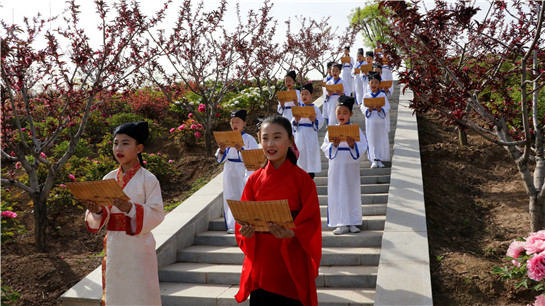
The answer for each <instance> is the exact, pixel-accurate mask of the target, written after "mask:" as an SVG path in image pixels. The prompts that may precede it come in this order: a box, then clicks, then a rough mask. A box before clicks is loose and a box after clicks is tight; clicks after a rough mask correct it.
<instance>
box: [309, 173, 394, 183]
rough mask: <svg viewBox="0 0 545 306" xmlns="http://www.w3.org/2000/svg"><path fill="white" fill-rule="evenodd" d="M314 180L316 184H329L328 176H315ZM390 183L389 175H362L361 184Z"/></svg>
mask: <svg viewBox="0 0 545 306" xmlns="http://www.w3.org/2000/svg"><path fill="white" fill-rule="evenodd" d="M314 182H315V183H316V186H327V177H325V176H323V177H315V178H314ZM388 183H390V176H389V175H377V176H361V177H360V184H388Z"/></svg>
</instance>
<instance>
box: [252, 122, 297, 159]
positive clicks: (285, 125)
mask: <svg viewBox="0 0 545 306" xmlns="http://www.w3.org/2000/svg"><path fill="white" fill-rule="evenodd" d="M266 123H275V124H278V125H280V126H281V127H283V128H284V129H285V130H286V132H288V138H289V139H291V140H292V141H294V140H293V127H292V126H291V123H290V121H289V120H288V119H287V118H285V117H282V116H269V117H266V118H265V119H264V120H263V122H262V124H261V127H263V126H264V125H265V124H266ZM259 133H260V134H261V129H260V130H259ZM294 144H295V141H294ZM287 159H288V160H289V161H290V162H291V163H292V164H294V165H297V156H295V153H294V152H293V151H292V149H291V148H289V149H288V154H287ZM268 162H269V161H268V160H265V162H264V163H263V165H262V166H261V168H265V166H267V163H268Z"/></svg>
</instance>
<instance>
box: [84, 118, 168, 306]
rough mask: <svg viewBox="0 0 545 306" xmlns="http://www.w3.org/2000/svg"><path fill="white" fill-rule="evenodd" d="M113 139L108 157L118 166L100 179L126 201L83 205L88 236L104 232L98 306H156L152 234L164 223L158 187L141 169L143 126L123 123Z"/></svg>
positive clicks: (145, 129) (157, 293)
mask: <svg viewBox="0 0 545 306" xmlns="http://www.w3.org/2000/svg"><path fill="white" fill-rule="evenodd" d="M113 134H114V141H113V153H114V156H115V159H116V160H117V161H118V162H119V164H120V166H119V168H118V169H116V170H114V171H112V172H110V173H108V174H106V176H104V179H105V180H107V179H114V180H116V181H117V183H118V184H119V186H120V187H121V189H123V192H125V194H126V195H127V196H128V197H129V198H130V200H129V201H126V200H122V199H114V200H113V201H112V205H110V206H99V205H98V204H96V203H95V202H85V203H83V204H85V206H86V208H87V211H86V212H85V223H86V225H87V230H88V231H89V232H91V233H96V232H98V231H99V230H100V229H101V228H102V227H103V226H106V227H107V229H108V232H107V235H106V238H105V239H104V248H105V251H104V259H103V261H102V271H103V272H102V273H103V274H102V276H103V278H102V279H103V284H102V288H103V296H102V302H103V304H104V303H105V304H106V305H141V304H146V305H160V304H161V293H160V289H159V278H158V269H157V255H156V252H155V239H154V238H153V234H152V233H151V230H152V229H154V228H155V227H156V226H158V225H159V224H160V223H161V222H162V221H163V219H164V216H165V212H164V209H163V198H162V196H161V187H160V186H159V181H158V180H157V178H156V177H155V175H153V174H152V173H151V172H150V171H148V170H147V169H144V168H143V167H142V156H141V153H142V151H143V150H144V143H145V142H146V140H147V138H148V134H149V131H148V123H147V122H146V121H142V122H129V123H125V124H122V125H120V126H118V127H116V128H115V130H114V133H113ZM120 276H123V277H122V278H120Z"/></svg>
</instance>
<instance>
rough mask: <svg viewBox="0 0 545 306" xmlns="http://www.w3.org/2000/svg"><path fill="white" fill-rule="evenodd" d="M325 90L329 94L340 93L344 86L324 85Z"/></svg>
mask: <svg viewBox="0 0 545 306" xmlns="http://www.w3.org/2000/svg"><path fill="white" fill-rule="evenodd" d="M325 90H327V92H328V93H330V94H342V93H343V90H344V87H343V84H332V85H326V86H325Z"/></svg>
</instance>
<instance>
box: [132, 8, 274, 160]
mask: <svg viewBox="0 0 545 306" xmlns="http://www.w3.org/2000/svg"><path fill="white" fill-rule="evenodd" d="M270 8H271V5H270V4H269V2H267V1H266V2H265V3H264V5H263V8H262V9H261V14H258V13H256V12H254V11H249V12H248V17H247V20H246V21H243V20H242V17H241V14H240V10H239V7H238V5H237V17H238V24H237V25H236V27H234V28H233V29H228V28H227V26H226V25H225V20H224V19H225V14H226V10H227V2H226V1H225V0H222V1H221V2H220V3H219V5H218V8H217V9H214V10H211V11H209V12H205V11H204V3H203V2H202V1H201V2H200V3H198V4H197V5H195V3H194V1H193V3H192V1H190V0H185V1H184V2H183V4H182V5H181V7H180V10H179V12H178V17H177V21H176V24H175V26H174V28H173V29H172V30H171V32H170V33H166V31H165V30H160V31H158V32H157V33H151V32H150V35H151V37H152V39H153V41H154V42H155V45H153V46H151V48H150V50H149V53H150V54H152V55H154V56H155V55H156V56H157V57H156V58H155V60H153V61H152V62H151V64H150V65H148V66H146V67H144V68H143V69H141V71H142V74H143V75H144V76H145V77H147V78H150V79H151V80H153V82H154V83H155V85H157V86H159V87H160V88H161V89H162V91H163V93H164V94H165V96H166V97H167V98H168V99H169V100H170V102H171V103H175V102H179V101H176V100H175V96H174V95H173V94H172V91H171V88H172V85H173V84H183V85H184V86H186V87H187V89H188V90H190V91H192V92H194V93H195V94H197V95H198V96H200V104H204V107H200V108H199V109H200V110H199V111H197V112H195V107H194V106H192V105H190V104H188V103H186V102H184V101H181V102H180V103H178V104H179V105H180V106H181V107H182V108H184V109H186V110H187V111H188V112H192V114H193V115H194V116H195V118H196V119H197V121H198V122H200V123H201V124H202V125H203V127H204V137H205V149H206V152H207V154H208V155H209V156H210V155H212V136H213V133H212V132H213V130H214V128H215V126H216V113H217V110H218V106H219V105H220V102H221V101H222V99H223V97H224V96H225V94H226V93H227V92H228V91H229V90H233V89H235V88H237V87H238V86H239V85H240V84H241V82H242V81H244V80H245V79H246V78H247V76H248V70H250V69H252V68H251V67H247V66H246V65H244V64H243V63H244V62H243V61H242V59H243V58H244V54H243V53H244V52H247V50H249V49H251V47H252V46H251V45H250V46H249V45H248V43H249V42H252V41H253V39H252V38H253V37H254V36H257V35H259V34H260V33H263V29H264V28H266V27H267V26H268V25H269V23H270V22H271V20H272V19H271V18H270V16H269V13H270Z"/></svg>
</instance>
